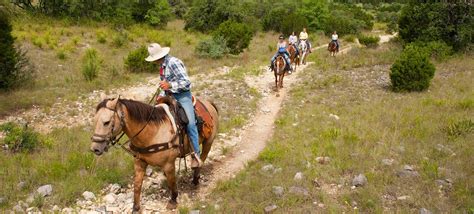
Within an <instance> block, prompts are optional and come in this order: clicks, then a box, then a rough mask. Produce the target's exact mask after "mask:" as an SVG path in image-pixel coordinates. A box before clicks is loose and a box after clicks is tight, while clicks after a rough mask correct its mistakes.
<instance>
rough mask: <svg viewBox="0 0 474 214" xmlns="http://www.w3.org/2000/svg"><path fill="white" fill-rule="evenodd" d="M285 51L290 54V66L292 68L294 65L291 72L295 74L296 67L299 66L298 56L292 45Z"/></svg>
mask: <svg viewBox="0 0 474 214" xmlns="http://www.w3.org/2000/svg"><path fill="white" fill-rule="evenodd" d="M286 50H287V51H288V53H290V62H291V65H290V66H293V64H294V67H293V72H296V67H297V66H298V65H300V56H299V55H298V54H297V52H296V48H295V46H293V45H290V46H288V48H287V49H286Z"/></svg>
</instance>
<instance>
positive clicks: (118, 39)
mask: <svg viewBox="0 0 474 214" xmlns="http://www.w3.org/2000/svg"><path fill="white" fill-rule="evenodd" d="M112 43H113V45H114V46H115V47H117V48H120V47H122V46H124V45H126V44H127V43H128V33H127V32H126V31H120V32H119V33H117V34H115V36H114V37H113V39H112Z"/></svg>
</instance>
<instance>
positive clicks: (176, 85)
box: [168, 59, 191, 92]
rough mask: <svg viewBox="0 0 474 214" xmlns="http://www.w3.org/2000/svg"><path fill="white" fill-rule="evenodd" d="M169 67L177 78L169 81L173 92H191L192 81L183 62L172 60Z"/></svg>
mask: <svg viewBox="0 0 474 214" xmlns="http://www.w3.org/2000/svg"><path fill="white" fill-rule="evenodd" d="M168 66H169V68H170V70H171V72H172V73H173V75H174V77H175V78H172V80H171V81H169V83H170V85H171V90H172V91H173V92H178V91H189V90H190V89H191V81H190V80H189V77H188V74H187V72H186V67H184V64H183V62H182V61H181V60H179V59H174V60H170V62H169V64H168Z"/></svg>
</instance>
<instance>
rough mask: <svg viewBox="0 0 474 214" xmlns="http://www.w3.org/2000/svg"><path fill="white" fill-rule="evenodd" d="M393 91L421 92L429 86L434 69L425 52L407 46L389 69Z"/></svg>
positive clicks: (415, 47) (418, 48) (416, 47)
mask: <svg viewBox="0 0 474 214" xmlns="http://www.w3.org/2000/svg"><path fill="white" fill-rule="evenodd" d="M390 70H391V72H390V80H391V82H392V87H393V90H394V91H423V90H425V89H427V88H428V87H429V86H430V81H431V79H432V78H433V76H434V73H435V67H434V65H433V64H432V63H431V62H430V60H429V57H428V55H427V54H426V52H425V51H424V50H423V49H422V48H420V47H418V46H407V47H405V49H404V50H403V52H402V54H401V55H400V57H399V58H398V59H397V60H396V61H395V63H394V64H393V65H392V67H391V69H390Z"/></svg>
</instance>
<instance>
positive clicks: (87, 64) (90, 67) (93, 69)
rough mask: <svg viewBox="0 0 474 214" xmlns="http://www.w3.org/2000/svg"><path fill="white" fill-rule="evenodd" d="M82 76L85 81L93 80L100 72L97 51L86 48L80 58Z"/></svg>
mask: <svg viewBox="0 0 474 214" xmlns="http://www.w3.org/2000/svg"><path fill="white" fill-rule="evenodd" d="M82 63H83V65H82V75H83V76H84V78H85V79H86V80H87V81H92V80H93V79H95V78H96V77H97V76H98V74H99V70H100V64H101V60H100V58H99V55H98V54H97V51H96V50H95V49H93V48H88V49H87V50H86V53H85V55H84V57H83V58H82Z"/></svg>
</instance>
